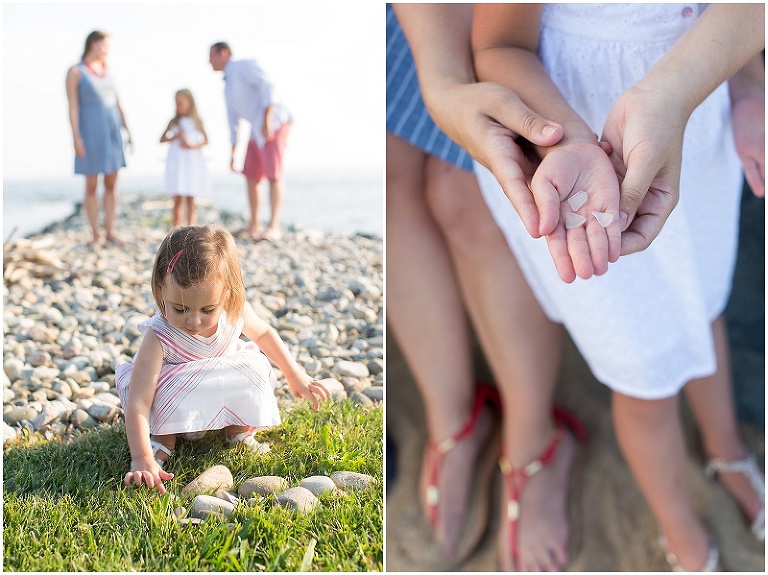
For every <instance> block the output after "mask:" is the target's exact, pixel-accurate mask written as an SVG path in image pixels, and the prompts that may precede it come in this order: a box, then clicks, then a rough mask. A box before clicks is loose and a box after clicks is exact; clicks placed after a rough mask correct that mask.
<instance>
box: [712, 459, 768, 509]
mask: <svg viewBox="0 0 768 575" xmlns="http://www.w3.org/2000/svg"><path fill="white" fill-rule="evenodd" d="M728 472H735V473H743V474H744V475H746V476H747V479H749V482H750V483H751V484H752V489H754V490H755V491H756V492H757V493H758V494H759V495H760V499H762V500H763V501H765V478H764V477H763V474H762V473H760V468H759V467H758V466H757V463H756V462H755V456H754V455H753V454H752V453H750V454H749V455H747V456H746V457H744V458H743V459H736V460H732V461H728V460H726V459H723V458H722V457H714V458H712V459H710V460H709V461H708V462H707V466H706V467H705V468H704V475H705V476H706V477H707V478H709V479H712V478H713V477H714V476H715V474H716V473H728Z"/></svg>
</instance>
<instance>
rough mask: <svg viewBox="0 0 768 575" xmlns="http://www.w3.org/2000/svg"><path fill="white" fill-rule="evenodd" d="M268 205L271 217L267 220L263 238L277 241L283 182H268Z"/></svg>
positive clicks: (281, 208)
mask: <svg viewBox="0 0 768 575" xmlns="http://www.w3.org/2000/svg"><path fill="white" fill-rule="evenodd" d="M269 203H270V207H271V209H272V217H271V219H270V220H269V225H268V226H267V231H266V232H264V237H265V238H267V239H277V238H278V237H279V235H280V214H281V212H282V210H283V180H282V178H280V179H274V180H269Z"/></svg>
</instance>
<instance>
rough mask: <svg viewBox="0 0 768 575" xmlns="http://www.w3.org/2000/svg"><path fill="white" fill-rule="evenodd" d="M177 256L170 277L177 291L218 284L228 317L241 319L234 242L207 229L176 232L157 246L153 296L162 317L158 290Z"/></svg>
mask: <svg viewBox="0 0 768 575" xmlns="http://www.w3.org/2000/svg"><path fill="white" fill-rule="evenodd" d="M179 251H181V253H180V254H179ZM176 254H179V257H178V258H177V259H176V261H175V262H174V264H173V268H172V271H171V275H172V276H173V279H174V281H175V282H176V283H177V284H178V285H179V286H180V287H182V288H184V289H186V288H188V287H190V286H194V285H197V284H199V283H202V282H204V281H211V280H213V281H219V282H221V285H222V288H223V292H222V295H223V299H224V311H226V313H227V316H228V317H229V318H230V319H234V318H237V317H240V316H241V315H242V313H243V306H244V305H245V283H243V272H242V270H241V269H240V262H239V260H238V258H237V247H236V246H235V240H234V238H233V237H232V234H230V233H229V232H228V231H227V230H225V229H223V228H220V227H218V226H210V225H209V226H188V227H183V228H175V229H173V230H171V232H170V233H169V234H168V235H167V236H165V239H164V240H163V242H162V243H161V244H160V247H159V248H158V250H157V255H156V256H155V265H154V267H153V268H152V295H153V296H154V298H155V303H156V304H157V307H158V308H159V309H160V312H161V313H162V314H163V315H165V304H164V302H163V297H162V293H161V289H162V287H163V286H164V285H165V281H166V277H167V275H168V274H167V270H168V264H169V263H170V262H171V260H172V259H174V257H175V256H176Z"/></svg>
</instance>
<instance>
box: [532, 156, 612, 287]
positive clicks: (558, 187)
mask: <svg viewBox="0 0 768 575" xmlns="http://www.w3.org/2000/svg"><path fill="white" fill-rule="evenodd" d="M531 189H532V191H533V195H534V197H536V198H537V203H540V204H542V205H543V204H546V203H549V204H550V205H552V206H554V205H558V206H559V215H560V217H559V220H558V221H557V223H556V225H555V226H554V229H552V230H551V231H549V232H548V233H547V234H546V238H547V246H548V248H549V253H550V255H551V256H552V260H553V261H554V263H555V267H556V269H557V272H558V274H559V275H560V278H561V279H562V280H563V281H565V282H567V283H571V282H572V281H574V280H575V279H576V276H578V277H580V278H582V279H588V278H590V277H592V276H593V275H602V274H604V273H605V272H607V271H608V264H609V263H613V262H615V261H616V260H618V259H619V254H620V252H621V229H620V222H619V182H618V179H617V176H616V173H615V172H614V169H613V166H612V165H611V162H610V160H609V158H608V156H607V155H606V151H605V150H604V149H602V148H601V146H599V145H598V144H597V142H587V141H571V142H567V143H562V144H557V145H556V146H554V147H553V149H552V150H551V151H549V152H548V153H547V155H546V157H545V158H544V160H542V162H541V165H540V166H539V169H538V170H537V171H536V174H535V175H534V176H533V180H532V181H531Z"/></svg>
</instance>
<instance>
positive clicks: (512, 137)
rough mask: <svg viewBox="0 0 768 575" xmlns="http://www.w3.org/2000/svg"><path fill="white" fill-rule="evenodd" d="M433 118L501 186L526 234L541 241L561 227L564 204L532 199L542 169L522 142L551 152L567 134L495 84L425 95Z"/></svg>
mask: <svg viewBox="0 0 768 575" xmlns="http://www.w3.org/2000/svg"><path fill="white" fill-rule="evenodd" d="M425 102H426V104H427V107H428V108H429V112H430V114H431V115H432V117H433V118H434V120H435V123H437V125H438V126H440V128H441V129H442V130H443V131H444V132H445V133H446V134H448V136H449V137H450V138H451V139H453V140H454V141H455V142H456V143H457V144H459V145H460V146H461V147H463V148H464V149H465V150H467V152H469V154H470V155H471V156H472V157H473V158H474V159H476V160H477V161H478V162H480V163H481V164H483V165H484V166H485V167H486V168H488V169H489V170H490V171H491V172H492V173H493V174H494V176H496V179H497V180H498V181H499V183H500V184H501V187H502V188H503V190H504V193H505V194H506V196H507V197H508V198H509V200H510V201H511V202H512V205H513V206H514V207H515V210H517V213H518V215H519V216H520V219H521V220H522V222H523V224H524V225H525V229H526V230H528V233H529V234H531V236H532V237H534V238H538V237H541V236H542V235H545V234H548V233H550V232H551V231H552V230H553V229H554V228H555V226H556V224H557V222H558V221H559V217H560V213H559V202H552V201H549V200H550V198H547V197H537V196H536V193H535V192H534V193H533V194H532V193H531V190H530V188H529V187H528V183H529V182H530V180H531V178H532V177H533V174H534V172H535V170H536V166H537V165H538V159H537V158H536V157H534V155H533V154H526V153H525V152H524V151H523V149H522V148H521V147H520V145H519V142H518V140H516V138H517V137H518V136H521V137H522V138H525V139H526V140H528V141H529V142H531V143H533V144H535V145H538V146H551V145H553V144H555V143H557V142H558V141H560V139H561V138H562V137H563V128H562V126H560V125H559V124H556V123H555V122H550V121H548V120H546V119H544V118H542V117H541V116H539V115H538V114H536V113H535V112H534V111H533V110H531V109H530V108H528V107H527V106H526V105H525V104H524V103H523V102H522V100H520V98H519V97H518V96H517V94H515V93H514V92H513V91H512V90H510V89H508V88H505V87H504V86H501V85H499V84H495V83H491V82H480V83H475V84H466V83H454V84H451V85H448V86H444V87H441V88H439V89H434V90H431V91H430V93H429V94H425Z"/></svg>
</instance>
